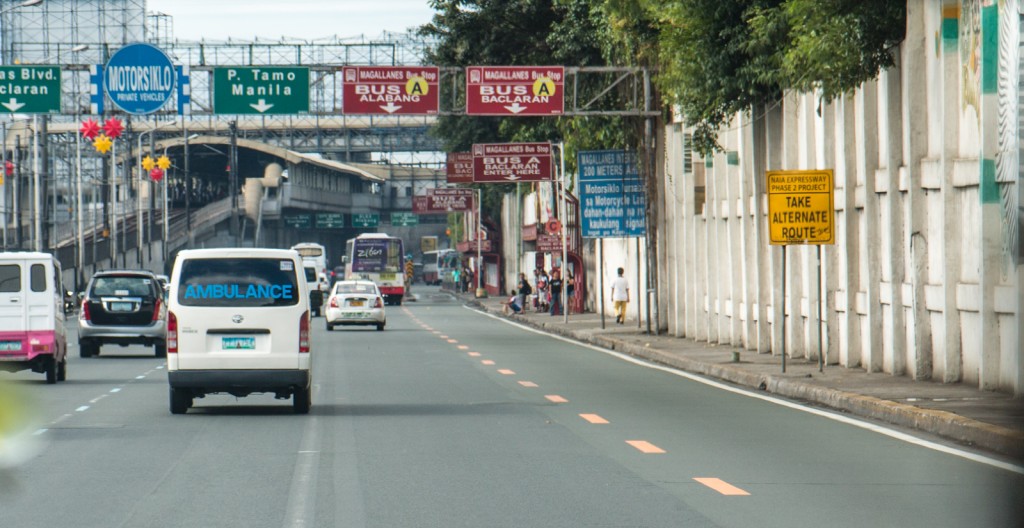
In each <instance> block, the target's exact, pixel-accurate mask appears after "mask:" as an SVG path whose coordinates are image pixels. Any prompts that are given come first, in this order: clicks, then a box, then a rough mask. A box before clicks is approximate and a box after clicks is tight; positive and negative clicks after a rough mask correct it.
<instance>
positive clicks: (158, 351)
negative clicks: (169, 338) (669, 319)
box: [153, 341, 167, 358]
mask: <svg viewBox="0 0 1024 528" xmlns="http://www.w3.org/2000/svg"><path fill="white" fill-rule="evenodd" d="M153 355H154V356H156V357H158V358H162V357H167V342H166V341H160V342H157V344H156V345H154V346H153Z"/></svg>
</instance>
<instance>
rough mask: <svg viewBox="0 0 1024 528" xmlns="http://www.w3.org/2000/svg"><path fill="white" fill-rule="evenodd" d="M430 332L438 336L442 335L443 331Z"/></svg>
mask: <svg viewBox="0 0 1024 528" xmlns="http://www.w3.org/2000/svg"><path fill="white" fill-rule="evenodd" d="M430 332H431V333H432V334H437V335H441V331H440V330H431V331H430Z"/></svg>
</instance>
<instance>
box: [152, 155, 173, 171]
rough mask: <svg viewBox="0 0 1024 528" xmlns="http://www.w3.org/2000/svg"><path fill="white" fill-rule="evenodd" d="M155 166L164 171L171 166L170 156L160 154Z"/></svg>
mask: <svg viewBox="0 0 1024 528" xmlns="http://www.w3.org/2000/svg"><path fill="white" fill-rule="evenodd" d="M156 166H157V167H160V168H161V169H163V170H165V171H166V170H167V169H169V168H171V158H168V157H167V156H166V155H164V156H160V158H159V159H157V160H156Z"/></svg>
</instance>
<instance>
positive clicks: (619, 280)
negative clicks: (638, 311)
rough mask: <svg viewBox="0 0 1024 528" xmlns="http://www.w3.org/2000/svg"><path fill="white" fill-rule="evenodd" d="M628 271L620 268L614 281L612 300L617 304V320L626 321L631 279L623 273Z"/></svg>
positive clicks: (621, 322) (618, 321)
mask: <svg viewBox="0 0 1024 528" xmlns="http://www.w3.org/2000/svg"><path fill="white" fill-rule="evenodd" d="M625 272H626V271H625V270H624V269H622V268H619V269H618V273H619V276H618V277H615V280H613V281H612V302H613V303H614V306H615V322H616V323H619V324H624V323H625V322H626V305H627V304H629V281H627V280H626V277H623V276H622V274H623V273H625Z"/></svg>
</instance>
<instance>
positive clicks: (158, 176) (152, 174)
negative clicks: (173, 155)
mask: <svg viewBox="0 0 1024 528" xmlns="http://www.w3.org/2000/svg"><path fill="white" fill-rule="evenodd" d="M149 178H150V179H151V180H153V181H155V182H158V181H160V180H162V179H163V178H164V170H163V169H161V168H160V167H155V168H154V169H153V170H151V171H149Z"/></svg>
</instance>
